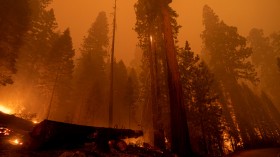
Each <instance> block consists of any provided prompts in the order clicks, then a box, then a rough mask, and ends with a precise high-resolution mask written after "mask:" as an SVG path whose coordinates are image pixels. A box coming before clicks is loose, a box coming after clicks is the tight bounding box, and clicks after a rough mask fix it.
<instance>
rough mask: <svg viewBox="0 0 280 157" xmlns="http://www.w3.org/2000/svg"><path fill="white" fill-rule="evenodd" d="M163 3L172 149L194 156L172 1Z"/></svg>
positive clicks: (184, 154) (178, 152) (182, 154)
mask: <svg viewBox="0 0 280 157" xmlns="http://www.w3.org/2000/svg"><path fill="white" fill-rule="evenodd" d="M162 2H163V3H161V13H162V16H163V25H164V26H163V33H164V42H165V49H166V56H167V70H168V86H169V94H170V114H171V116H170V118H171V140H172V141H171V142H172V144H171V149H172V151H173V152H175V153H176V154H178V155H179V156H181V157H187V156H193V153H192V149H191V144H190V138H189V131H188V125H187V117H186V111H185V107H184V101H183V92H182V85H181V81H180V76H179V68H178V62H177V58H176V50H175V44H174V38H173V32H172V26H171V19H170V15H169V10H168V4H169V3H170V1H167V0H163V1H162Z"/></svg>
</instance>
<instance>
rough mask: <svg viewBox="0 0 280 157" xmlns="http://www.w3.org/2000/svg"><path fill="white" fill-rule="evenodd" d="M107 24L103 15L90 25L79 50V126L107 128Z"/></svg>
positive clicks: (76, 88) (77, 95) (77, 89)
mask: <svg viewBox="0 0 280 157" xmlns="http://www.w3.org/2000/svg"><path fill="white" fill-rule="evenodd" d="M108 31H109V28H108V22H107V17H106V13H105V12H100V13H99V14H98V16H97V18H96V20H95V22H94V23H93V24H92V25H91V27H90V29H89V31H88V35H87V36H86V37H85V38H84V42H83V43H82V47H81V57H80V59H79V61H78V65H77V70H76V83H75V86H76V87H75V91H76V94H75V95H76V97H77V98H76V100H77V102H76V103H78V104H81V105H80V107H79V108H78V109H77V110H79V112H78V113H77V114H78V115H77V117H76V119H78V121H79V123H85V124H91V125H93V124H94V125H102V126H105V125H107V124H106V123H104V122H106V121H107V120H106V119H107V118H106V117H104V114H107V110H106V108H107V107H106V106H107V105H106V104H108V103H107V99H108V97H107V84H108V83H107V80H108V79H107V78H108V77H107V76H106V64H105V57H106V55H107V54H106V52H107V51H106V50H107V48H108V44H109V38H108Z"/></svg>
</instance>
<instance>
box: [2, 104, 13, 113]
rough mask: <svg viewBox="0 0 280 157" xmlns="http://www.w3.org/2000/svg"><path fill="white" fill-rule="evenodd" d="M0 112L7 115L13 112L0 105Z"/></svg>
mask: <svg viewBox="0 0 280 157" xmlns="http://www.w3.org/2000/svg"><path fill="white" fill-rule="evenodd" d="M0 111H1V112H3V113H6V114H12V110H11V109H9V108H7V107H5V106H3V105H0Z"/></svg>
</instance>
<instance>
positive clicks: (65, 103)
mask: <svg viewBox="0 0 280 157" xmlns="http://www.w3.org/2000/svg"><path fill="white" fill-rule="evenodd" d="M74 55H75V52H74V50H73V45H72V38H71V36H70V31H69V29H66V30H65V31H64V32H63V34H62V35H60V36H59V37H58V39H57V40H56V41H55V42H54V44H53V46H52V49H51V51H50V53H49V55H48V56H47V59H46V62H47V63H48V65H47V66H48V67H47V68H48V70H47V71H48V73H46V75H49V76H52V78H51V82H52V83H53V91H52V95H53V97H52V102H51V104H50V105H51V106H50V107H52V108H50V109H49V112H52V113H49V114H50V115H52V117H54V119H55V120H60V121H66V120H67V121H68V122H69V121H71V118H73V117H70V115H71V114H73V108H74V106H71V105H74V104H71V99H70V98H71V97H72V96H71V92H72V74H73V70H74V61H73V57H74ZM46 77H47V76H46Z"/></svg>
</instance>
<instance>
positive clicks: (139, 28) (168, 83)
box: [135, 0, 191, 156]
mask: <svg viewBox="0 0 280 157" xmlns="http://www.w3.org/2000/svg"><path fill="white" fill-rule="evenodd" d="M170 2H171V1H165V0H162V1H155V0H152V1H147V0H139V1H138V2H137V3H136V5H135V8H136V9H135V11H136V17H137V22H136V28H135V30H136V32H137V33H138V37H139V42H140V46H141V47H142V49H143V51H144V52H143V54H144V55H143V56H144V59H145V60H144V61H146V63H145V64H146V65H148V66H147V67H148V68H149V71H150V78H151V79H150V85H151V86H150V88H151V89H150V92H151V95H152V98H151V104H152V111H153V128H154V129H153V130H154V133H153V135H154V140H153V141H154V144H155V146H157V147H160V148H164V147H165V146H164V140H163V137H164V135H163V131H162V130H164V131H165V132H166V133H167V135H168V134H169V132H171V134H170V135H171V141H172V142H171V147H172V150H173V151H174V152H175V153H178V154H179V155H181V156H184V155H187V154H188V153H189V154H191V147H190V145H189V139H188V136H189V134H188V128H187V122H186V116H185V113H184V112H185V110H184V109H183V108H184V105H183V98H182V96H183V95H182V89H181V84H180V79H179V74H178V63H177V59H176V49H175V45H174V42H176V39H177V38H176V37H177V33H178V29H179V27H180V26H178V25H177V22H176V19H175V18H176V16H177V14H176V12H175V11H174V10H172V8H171V7H169V6H168V4H169V3H170ZM162 34H164V36H163V35H162ZM147 63H148V64H147ZM162 78H164V79H162ZM165 78H167V79H165ZM168 89H169V90H168ZM147 91H149V90H147ZM166 98H167V99H166ZM164 104H167V106H168V107H169V109H168V110H166V108H167V107H165V106H164ZM163 111H170V112H169V115H170V116H168V117H170V126H169V125H166V124H167V122H168V120H166V119H165V118H166V117H167V114H166V113H165V114H164V112H163ZM163 115H164V116H163ZM163 118H164V119H165V120H164V121H162V120H163ZM163 122H164V123H163ZM163 125H165V127H163ZM167 126H169V127H167ZM168 128H170V129H168ZM186 148H187V149H186Z"/></svg>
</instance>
